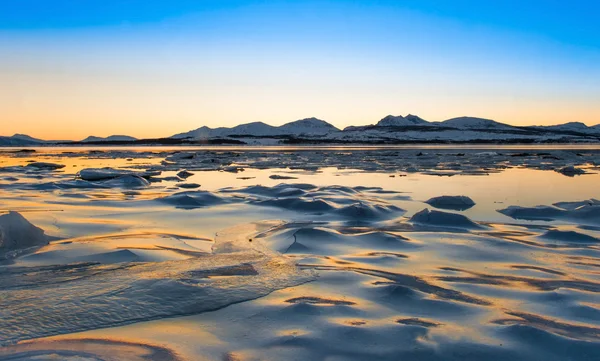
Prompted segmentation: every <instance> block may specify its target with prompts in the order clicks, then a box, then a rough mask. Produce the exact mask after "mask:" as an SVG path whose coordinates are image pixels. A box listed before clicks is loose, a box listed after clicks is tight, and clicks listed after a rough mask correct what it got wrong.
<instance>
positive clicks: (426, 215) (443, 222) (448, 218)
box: [410, 208, 482, 228]
mask: <svg viewBox="0 0 600 361" xmlns="http://www.w3.org/2000/svg"><path fill="white" fill-rule="evenodd" d="M410 221H411V222H414V223H421V224H426V225H431V226H441V227H454V228H482V227H481V226H480V225H479V224H477V223H475V222H473V221H472V220H470V219H469V218H467V217H465V216H463V215H462V214H456V213H449V212H442V211H435V210H434V211H430V210H429V209H428V208H425V209H423V210H422V211H420V212H417V213H415V214H414V215H413V216H412V217H411V219H410Z"/></svg>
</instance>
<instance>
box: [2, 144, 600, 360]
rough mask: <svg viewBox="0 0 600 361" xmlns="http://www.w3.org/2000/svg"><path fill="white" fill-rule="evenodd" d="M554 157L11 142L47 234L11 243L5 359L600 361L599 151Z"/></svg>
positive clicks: (27, 196) (21, 189) (13, 179)
mask: <svg viewBox="0 0 600 361" xmlns="http://www.w3.org/2000/svg"><path fill="white" fill-rule="evenodd" d="M543 149H544V151H543V152H541V151H540V149H539V148H530V149H527V148H522V147H518V148H515V147H486V148H478V147H473V148H467V147H464V148H439V149H437V148H419V149H413V148H398V149H396V148H377V149H367V150H365V149H363V148H360V149H352V148H336V149H334V150H332V152H329V151H323V149H322V148H319V149H306V148H303V149H302V151H296V150H294V149H292V148H285V149H278V150H274V149H269V150H264V149H259V150H256V149H252V150H249V151H243V150H242V149H226V150H224V149H222V148H219V149H202V150H194V149H184V150H182V149H181V148H177V149H169V148H161V149H157V148H142V149H106V148H104V149H102V151H101V152H95V151H94V152H90V150H92V149H79V148H77V149H73V148H68V149H56V148H46V149H44V150H42V151H38V152H36V153H2V154H1V155H0V217H1V216H2V212H8V211H18V212H19V213H20V214H21V215H22V216H23V217H25V219H26V220H27V221H28V222H31V223H32V224H33V225H35V226H37V227H39V228H41V229H43V230H44V231H45V233H46V235H48V236H50V237H51V238H49V239H48V240H49V241H50V244H48V245H43V244H39V246H37V247H35V246H34V247H29V248H27V249H11V250H10V252H8V251H6V250H2V247H0V251H3V252H4V253H0V255H3V258H4V261H2V262H3V263H2V264H3V265H0V295H1V297H0V345H2V346H3V348H0V358H8V359H36V357H38V359H44V357H46V358H48V359H51V355H57V356H56V357H59V358H60V359H68V358H72V359H77V357H80V358H89V359H119V355H121V356H122V355H124V354H126V355H128V358H130V359H190V360H196V359H203V358H205V359H215V360H222V359H227V360H245V359H294V358H303V359H328V360H329V359H357V360H362V359H390V360H396V359H409V360H410V359H415V360H416V359H418V360H480V359H490V360H493V359H497V360H504V359H508V358H512V359H516V360H539V359H547V360H564V359H577V360H597V359H600V296H599V294H600V282H598V279H599V278H598V277H599V272H600V268H599V267H600V247H599V245H600V202H598V201H595V200H594V199H595V198H596V199H597V198H600V190H599V188H598V187H597V185H598V184H600V176H599V174H598V161H599V160H600V159H599V157H598V154H600V153H599V152H600V150H599V149H598V148H597V147H596V148H594V147H561V148H560V149H557V148H543ZM65 151H67V152H71V153H66V154H65V153H64V152H65ZM32 162H48V163H53V164H59V165H64V166H65V167H63V168H57V167H53V166H44V165H40V166H36V167H32V166H28V164H30V163H32ZM567 165H569V166H574V167H575V168H576V169H579V170H581V172H583V173H585V174H581V175H576V174H570V173H566V174H565V173H564V172H562V173H561V172H559V171H558V170H561V169H562V168H563V167H565V166H567ZM99 167H112V168H115V169H117V168H118V169H122V170H127V171H129V172H130V173H128V174H127V175H126V176H121V177H116V178H113V179H106V180H95V181H87V180H85V179H83V180H82V179H77V175H76V174H77V173H78V172H79V171H81V170H82V169H85V168H99ZM53 168H56V169H53ZM184 169H187V170H188V171H189V172H190V173H193V174H191V175H189V176H188V175H185V176H187V177H186V178H183V177H180V178H179V179H177V178H175V177H176V176H177V174H178V173H179V172H180V171H182V170H184ZM148 171H152V172H160V175H158V174H155V175H153V176H149V175H148V174H149V173H148ZM104 172H106V171H104ZM140 172H146V173H143V174H142V173H140ZM138 175H142V176H143V177H145V179H144V178H139V177H138ZM182 184H189V185H191V186H192V187H196V186H198V185H199V187H197V188H188V187H186V186H184V187H182ZM442 195H450V196H458V195H462V196H468V197H470V198H471V199H472V200H473V202H474V203H475V204H474V206H472V207H470V208H468V209H463V210H457V209H456V208H455V207H453V206H452V205H445V204H444V203H441V204H440V203H436V204H435V205H436V206H438V207H442V208H435V207H433V206H431V205H430V204H427V203H425V202H426V201H427V200H428V199H430V198H432V197H437V196H442ZM559 202H577V203H573V204H571V203H559ZM432 204H434V203H432ZM553 204H556V205H555V206H554V205H553ZM540 205H541V206H546V207H536V206H540ZM513 206H518V207H520V208H515V207H513ZM424 209H428V210H429V212H421V211H422V210H424ZM499 211H501V212H499ZM439 212H440V213H439ZM4 215H6V213H4ZM453 215H455V216H453ZM11 217H16V216H11ZM6 219H8V218H6ZM11 219H12V218H11ZM1 221H2V220H1V219H0V226H2V224H3V223H2V222H1ZM7 234H8V233H7ZM15 247H17V246H15ZM13 248H14V247H13ZM257 330H258V332H257ZM56 357H55V358H56Z"/></svg>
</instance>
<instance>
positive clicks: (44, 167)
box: [27, 162, 65, 170]
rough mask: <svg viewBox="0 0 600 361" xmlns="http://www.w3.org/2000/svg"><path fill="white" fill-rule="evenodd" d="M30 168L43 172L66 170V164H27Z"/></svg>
mask: <svg viewBox="0 0 600 361" xmlns="http://www.w3.org/2000/svg"><path fill="white" fill-rule="evenodd" d="M27 167H28V168H36V169H42V170H56V169H61V168H64V167H65V166H64V164H56V163H48V162H33V163H29V164H27Z"/></svg>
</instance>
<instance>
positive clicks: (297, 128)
mask: <svg viewBox="0 0 600 361" xmlns="http://www.w3.org/2000/svg"><path fill="white" fill-rule="evenodd" d="M334 131H339V129H338V128H336V127H334V126H333V125H331V124H329V123H327V122H326V121H324V120H320V119H317V118H306V119H301V120H296V121H293V122H290V123H286V124H284V125H282V126H279V127H274V126H272V125H268V124H265V123H263V122H254V123H246V124H240V125H238V126H235V127H233V128H214V129H213V128H209V127H206V126H203V127H200V128H198V129H195V130H191V131H189V132H185V133H179V134H175V135H173V136H171V138H175V139H185V138H191V139H207V138H216V137H229V136H252V137H256V136H263V137H264V136H278V135H279V136H282V135H302V134H311V135H318V134H320V135H322V134H327V133H329V132H334Z"/></svg>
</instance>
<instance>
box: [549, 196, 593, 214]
mask: <svg viewBox="0 0 600 361" xmlns="http://www.w3.org/2000/svg"><path fill="white" fill-rule="evenodd" d="M553 206H555V207H559V208H562V209H566V210H569V211H573V210H575V209H577V208H581V207H585V206H600V200H597V199H594V198H592V199H588V200H585V201H577V202H558V203H554V204H553Z"/></svg>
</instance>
